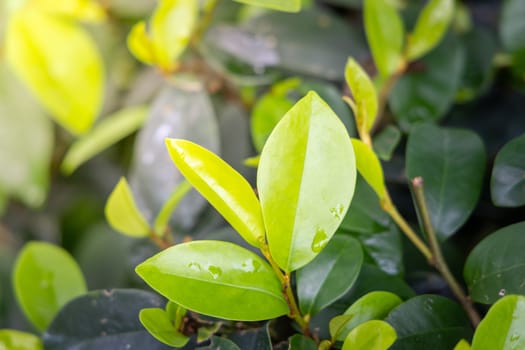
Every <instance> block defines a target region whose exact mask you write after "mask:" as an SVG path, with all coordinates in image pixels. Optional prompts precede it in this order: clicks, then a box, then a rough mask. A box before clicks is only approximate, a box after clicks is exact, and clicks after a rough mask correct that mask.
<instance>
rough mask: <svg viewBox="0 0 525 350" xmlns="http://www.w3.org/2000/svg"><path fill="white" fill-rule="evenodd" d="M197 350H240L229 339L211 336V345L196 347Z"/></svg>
mask: <svg viewBox="0 0 525 350" xmlns="http://www.w3.org/2000/svg"><path fill="white" fill-rule="evenodd" d="M197 350H241V349H240V348H239V347H238V346H237V345H236V344H235V343H234V342H232V341H231V340H229V339H226V338H222V337H216V336H213V337H212V338H211V344H210V345H208V346H201V347H198V348H197Z"/></svg>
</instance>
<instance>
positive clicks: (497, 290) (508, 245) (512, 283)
mask: <svg viewBox="0 0 525 350" xmlns="http://www.w3.org/2000/svg"><path fill="white" fill-rule="evenodd" d="M523 232H525V222H520V223H517V224H514V225H510V226H507V227H504V228H502V229H499V230H497V231H496V232H494V233H492V234H491V235H489V236H488V237H486V238H485V239H483V240H482V241H481V242H479V243H478V245H476V247H474V249H473V250H472V252H471V253H470V254H469V256H468V258H467V261H466V262H465V269H464V276H465V282H466V283H467V286H468V288H469V292H470V293H469V294H470V297H471V298H472V300H474V301H476V302H479V303H484V304H492V303H494V302H495V301H496V300H498V299H499V298H501V297H502V296H504V295H506V294H525V284H524V283H523V280H524V278H523V276H524V275H525V263H524V259H523V254H522V252H523V251H524V249H525V236H524V235H523Z"/></svg>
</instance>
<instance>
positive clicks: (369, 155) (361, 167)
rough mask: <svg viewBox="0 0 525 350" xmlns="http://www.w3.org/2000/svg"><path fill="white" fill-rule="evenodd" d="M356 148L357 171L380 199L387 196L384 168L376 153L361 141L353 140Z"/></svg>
mask: <svg viewBox="0 0 525 350" xmlns="http://www.w3.org/2000/svg"><path fill="white" fill-rule="evenodd" d="M352 146H354V153H355V163H356V167H357V170H358V171H359V173H360V174H361V176H362V177H363V178H364V179H365V181H366V182H367V183H368V184H369V185H370V187H372V189H373V190H374V191H375V193H376V194H377V196H378V197H379V199H382V198H384V197H385V195H386V187H385V179H384V177H383V167H382V166H381V163H380V162H379V159H377V155H376V154H375V152H374V151H373V150H372V149H371V148H370V147H369V146H368V145H366V144H365V143H364V142H363V141H361V140H359V139H354V138H352Z"/></svg>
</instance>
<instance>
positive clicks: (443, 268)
mask: <svg viewBox="0 0 525 350" xmlns="http://www.w3.org/2000/svg"><path fill="white" fill-rule="evenodd" d="M412 189H413V193H414V199H415V203H416V206H417V208H418V211H419V215H420V218H421V220H422V222H423V227H424V230H425V232H426V234H427V238H428V242H429V245H430V250H431V251H432V253H433V259H432V263H433V266H434V267H435V268H436V270H438V271H439V272H440V273H441V275H442V276H443V278H444V279H445V281H446V282H447V284H448V285H449V287H450V289H451V290H452V293H454V295H455V296H456V298H457V299H458V301H459V302H460V304H461V306H462V307H463V309H464V310H465V312H466V313H467V315H468V317H469V319H470V322H471V323H472V325H473V326H474V327H477V326H478V324H479V322H480V321H481V317H480V316H479V314H478V312H477V311H476V309H475V308H474V305H473V304H472V302H471V300H470V298H469V297H468V296H467V295H466V294H465V292H464V291H463V288H462V287H461V286H460V284H459V283H458V281H456V278H455V277H454V275H453V274H452V273H451V272H450V269H449V267H448V265H447V262H446V260H445V258H444V257H443V253H442V251H441V247H440V245H439V242H438V240H437V236H436V232H435V231H434V226H433V225H432V221H431V219H430V214H429V211H428V207H427V204H426V200H425V193H424V189H423V178H421V177H416V178H414V179H412Z"/></svg>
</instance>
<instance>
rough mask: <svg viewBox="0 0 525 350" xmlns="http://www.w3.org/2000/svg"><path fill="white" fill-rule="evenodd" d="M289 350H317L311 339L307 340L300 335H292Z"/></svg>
mask: <svg viewBox="0 0 525 350" xmlns="http://www.w3.org/2000/svg"><path fill="white" fill-rule="evenodd" d="M288 349H289V350H317V345H316V344H315V341H314V340H313V339H312V338H308V337H306V336H304V335H302V334H294V335H293V336H292V337H291V338H290V347H289V348H288Z"/></svg>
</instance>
